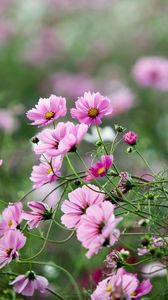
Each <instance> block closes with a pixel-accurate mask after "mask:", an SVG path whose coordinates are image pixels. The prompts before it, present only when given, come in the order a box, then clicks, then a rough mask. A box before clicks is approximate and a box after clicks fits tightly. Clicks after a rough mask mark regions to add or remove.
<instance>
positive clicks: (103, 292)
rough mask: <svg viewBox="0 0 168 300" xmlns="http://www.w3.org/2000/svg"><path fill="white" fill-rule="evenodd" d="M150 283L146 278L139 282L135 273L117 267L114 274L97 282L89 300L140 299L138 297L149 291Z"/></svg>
mask: <svg viewBox="0 0 168 300" xmlns="http://www.w3.org/2000/svg"><path fill="white" fill-rule="evenodd" d="M151 289H152V285H151V283H150V281H149V280H148V279H146V280H143V281H142V282H141V283H140V282H139V280H138V279H137V275H136V274H131V273H128V272H126V271H125V270H124V269H122V268H121V269H119V270H118V271H117V273H116V274H114V275H112V276H110V277H108V278H106V279H104V280H102V281H100V282H99V284H98V286H97V288H96V290H95V291H94V292H93V294H92V295H91V300H111V299H126V300H130V299H136V300H138V299H140V298H139V297H141V296H143V295H146V294H148V293H150V291H151Z"/></svg>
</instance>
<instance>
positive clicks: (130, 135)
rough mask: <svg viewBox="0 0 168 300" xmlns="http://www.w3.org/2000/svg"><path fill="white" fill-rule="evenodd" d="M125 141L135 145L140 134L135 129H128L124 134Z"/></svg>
mask: <svg viewBox="0 0 168 300" xmlns="http://www.w3.org/2000/svg"><path fill="white" fill-rule="evenodd" d="M123 139H124V142H125V143H126V144H128V145H131V146H134V145H136V142H137V140H138V136H137V134H136V133H135V132H134V131H128V132H126V133H125V134H124V135H123Z"/></svg>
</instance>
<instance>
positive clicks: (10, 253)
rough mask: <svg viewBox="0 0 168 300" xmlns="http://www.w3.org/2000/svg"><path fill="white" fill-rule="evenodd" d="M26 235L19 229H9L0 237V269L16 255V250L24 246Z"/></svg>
mask: <svg viewBox="0 0 168 300" xmlns="http://www.w3.org/2000/svg"><path fill="white" fill-rule="evenodd" d="M25 243H26V237H25V236H24V235H23V234H22V233H21V232H20V231H19V230H15V231H14V230H9V231H7V232H6V233H5V235H4V236H3V237H2V238H1V239H0V269H1V268H3V267H4V266H5V265H7V264H9V263H10V262H11V261H12V260H13V259H16V258H17V257H18V255H19V254H18V250H20V249H21V248H23V247H24V245H25Z"/></svg>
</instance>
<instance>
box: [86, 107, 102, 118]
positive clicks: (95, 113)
mask: <svg viewBox="0 0 168 300" xmlns="http://www.w3.org/2000/svg"><path fill="white" fill-rule="evenodd" d="M98 114H99V111H98V109H97V108H94V107H93V108H90V109H89V111H88V116H89V117H91V118H96V117H97V116H98Z"/></svg>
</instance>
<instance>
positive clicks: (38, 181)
mask: <svg viewBox="0 0 168 300" xmlns="http://www.w3.org/2000/svg"><path fill="white" fill-rule="evenodd" d="M61 166H62V157H61V156H57V157H54V158H53V159H52V160H50V159H49V162H48V159H47V160H46V159H44V157H41V163H40V164H39V165H36V166H33V170H32V173H31V177H30V180H31V181H32V182H34V185H33V188H39V187H41V186H42V185H43V184H45V183H49V182H54V181H56V180H57V179H58V177H57V176H60V175H61V173H60V171H59V170H60V168H61Z"/></svg>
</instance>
